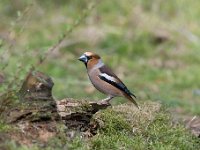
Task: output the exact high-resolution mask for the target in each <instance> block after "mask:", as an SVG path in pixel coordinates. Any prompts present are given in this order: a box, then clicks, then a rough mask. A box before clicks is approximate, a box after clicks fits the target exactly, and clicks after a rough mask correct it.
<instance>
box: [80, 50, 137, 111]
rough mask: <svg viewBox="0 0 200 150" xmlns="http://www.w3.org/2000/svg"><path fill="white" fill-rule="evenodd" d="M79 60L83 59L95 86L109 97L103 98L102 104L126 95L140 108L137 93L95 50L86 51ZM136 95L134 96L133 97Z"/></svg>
mask: <svg viewBox="0 0 200 150" xmlns="http://www.w3.org/2000/svg"><path fill="white" fill-rule="evenodd" d="M78 60H80V61H82V62H83V63H84V64H85V66H86V70H87V74H88V76H89V79H90V81H91V83H92V84H93V86H94V87H95V88H96V89H97V90H99V91H100V92H101V93H104V94H105V95H107V98H105V99H103V100H101V104H110V100H111V99H113V98H114V97H124V98H126V99H128V100H129V101H131V102H132V103H133V104H134V105H135V106H136V107H137V108H138V109H139V106H138V104H137V103H136V101H135V100H134V98H135V99H136V96H135V94H133V93H132V92H130V91H129V89H128V88H127V87H126V85H125V84H124V83H123V82H122V81H121V80H120V79H119V78H118V77H117V75H115V74H114V73H113V71H112V70H111V69H110V68H109V67H108V66H106V65H105V64H104V63H103V61H102V59H101V57H100V56H99V55H98V54H96V53H93V52H85V53H84V54H82V55H81V56H80V57H79V58H78ZM133 97H134V98H133Z"/></svg>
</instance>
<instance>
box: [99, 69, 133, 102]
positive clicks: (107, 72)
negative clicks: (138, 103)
mask: <svg viewBox="0 0 200 150" xmlns="http://www.w3.org/2000/svg"><path fill="white" fill-rule="evenodd" d="M99 70H100V72H101V73H100V74H99V78H100V79H101V80H103V81H105V82H107V83H109V84H111V85H113V86H114V87H116V88H118V89H119V90H121V91H123V92H125V93H126V94H127V95H129V96H131V95H132V96H134V97H135V98H136V96H135V95H134V94H133V93H131V92H130V91H129V90H128V88H127V87H126V86H125V84H124V83H123V82H122V81H121V80H120V79H119V78H118V77H117V76H116V75H115V74H114V73H113V72H112V70H111V69H110V68H108V67H107V66H105V65H104V66H102V67H100V68H99Z"/></svg>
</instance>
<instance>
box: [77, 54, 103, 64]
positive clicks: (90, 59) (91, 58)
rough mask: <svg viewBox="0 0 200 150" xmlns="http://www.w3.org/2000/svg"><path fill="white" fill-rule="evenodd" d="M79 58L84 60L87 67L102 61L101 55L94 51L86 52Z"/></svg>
mask: <svg viewBox="0 0 200 150" xmlns="http://www.w3.org/2000/svg"><path fill="white" fill-rule="evenodd" d="M78 60H80V61H82V62H83V63H84V64H85V66H86V67H93V66H94V65H96V64H98V63H99V62H101V57H100V56H99V55H97V54H95V53H92V52H85V53H84V54H83V55H81V56H80V57H79V59H78Z"/></svg>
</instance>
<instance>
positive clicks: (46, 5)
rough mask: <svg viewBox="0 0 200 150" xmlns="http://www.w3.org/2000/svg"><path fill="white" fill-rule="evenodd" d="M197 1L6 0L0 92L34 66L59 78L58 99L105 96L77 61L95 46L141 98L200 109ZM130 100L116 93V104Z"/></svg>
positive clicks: (0, 33)
mask: <svg viewBox="0 0 200 150" xmlns="http://www.w3.org/2000/svg"><path fill="white" fill-rule="evenodd" d="M199 6H200V1H197V0H190V1H188V0H181V1H179V0H168V1H165V0H149V1H146V0H99V1H98V0H96V1H93V0H81V1H80V0H66V1H62V0H58V1H53V0H48V1H47V0H46V1H40V0H10V1H7V0H2V1H1V2H0V20H1V23H0V67H1V68H0V74H1V78H2V79H1V80H2V83H0V84H1V86H0V93H4V92H6V91H7V90H8V89H9V90H10V89H12V90H16V91H17V90H19V88H20V86H21V84H22V81H23V79H24V78H25V76H26V74H27V73H28V71H29V70H30V68H31V67H32V66H35V68H36V70H39V71H42V72H44V73H46V74H48V75H49V76H51V77H52V78H53V81H54V83H55V86H54V88H53V93H54V97H55V99H58V100H59V99H62V98H65V97H72V98H77V99H81V98H87V99H92V100H96V101H97V100H99V99H102V98H105V96H104V95H102V94H101V93H99V92H98V91H97V90H95V89H94V88H93V87H92V85H91V83H90V81H89V79H88V77H87V74H86V69H85V66H84V65H83V64H82V63H81V62H79V61H78V60H77V58H78V57H79V56H80V55H81V54H82V53H84V52H85V51H92V52H95V53H98V54H100V55H101V56H102V58H103V61H104V63H106V64H108V65H109V66H110V67H111V68H113V70H114V72H115V73H116V74H117V75H118V76H119V77H120V78H121V79H122V80H123V81H124V83H125V84H126V85H127V86H128V87H129V89H130V90H131V91H133V92H135V94H136V95H137V97H138V99H137V101H138V102H139V101H145V100H151V101H160V102H162V103H163V104H164V105H167V106H169V108H170V110H171V111H173V112H175V113H181V114H186V113H187V114H192V115H199V114H200V109H199V105H200V100H199V99H200V38H199V35H200V28H199V27H200V19H199V18H200V9H199ZM85 15H86V16H85ZM76 23H78V25H77V26H76V25H75V24H76ZM69 31H72V32H69ZM65 35H66V37H65V38H64V40H63V41H62V43H61V44H60V45H59V46H58V47H57V48H56V49H54V51H52V52H48V50H49V48H50V47H52V46H53V45H55V44H56V43H57V42H58V41H59V39H62V37H63V36H65ZM47 53H48V55H47ZM45 56H47V59H45V61H44V63H43V64H41V65H39V66H38V65H36V64H37V62H38V61H39V60H40V59H43V58H44V57H45ZM126 102H127V101H126V100H125V99H123V98H116V99H114V100H113V102H112V103H113V104H119V103H126Z"/></svg>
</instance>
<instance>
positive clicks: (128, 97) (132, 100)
mask: <svg viewBox="0 0 200 150" xmlns="http://www.w3.org/2000/svg"><path fill="white" fill-rule="evenodd" d="M131 95H132V96H134V97H135V98H136V96H135V95H133V94H131ZM125 97H126V98H127V99H128V100H130V101H131V102H132V103H133V104H134V105H135V106H136V107H137V108H138V109H139V106H138V104H137V103H136V101H135V100H134V99H133V97H131V96H130V95H125Z"/></svg>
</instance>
